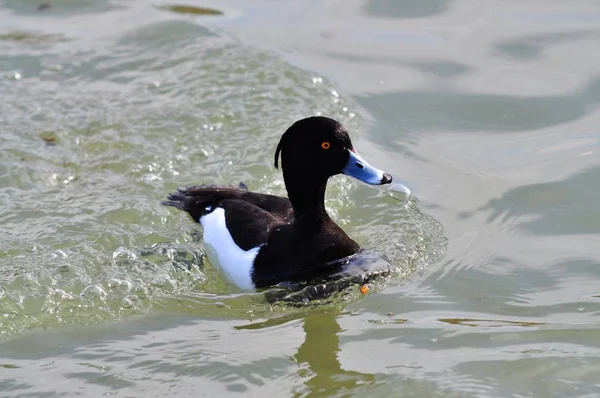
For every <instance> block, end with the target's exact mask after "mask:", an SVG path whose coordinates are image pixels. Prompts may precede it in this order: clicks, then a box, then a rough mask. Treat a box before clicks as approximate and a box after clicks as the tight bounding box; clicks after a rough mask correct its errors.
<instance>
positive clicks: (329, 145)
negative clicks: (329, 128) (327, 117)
mask: <svg viewBox="0 0 600 398" xmlns="http://www.w3.org/2000/svg"><path fill="white" fill-rule="evenodd" d="M321 148H323V149H329V148H331V144H330V143H329V141H323V142H321Z"/></svg>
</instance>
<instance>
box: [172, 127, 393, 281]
mask: <svg viewBox="0 0 600 398" xmlns="http://www.w3.org/2000/svg"><path fill="white" fill-rule="evenodd" d="M280 158H281V168H282V171H283V178H284V182H285V187H286V190H287V194H288V197H287V198H286V197H281V196H275V195H267V194H261V193H256V192H249V191H248V188H247V187H246V186H245V185H243V184H240V185H239V186H237V187H236V186H218V185H199V186H192V187H188V188H185V189H179V190H178V191H177V192H174V193H171V194H170V195H169V196H168V198H167V200H166V201H164V202H162V203H163V204H164V205H167V206H173V207H176V208H178V209H180V210H183V211H185V212H187V213H189V215H190V216H191V217H192V219H193V220H194V221H196V222H199V223H200V224H202V228H203V240H204V243H205V248H206V253H207V256H208V259H209V261H210V263H211V264H213V265H216V266H218V267H219V268H221V270H222V271H223V272H224V273H225V275H226V276H227V278H228V279H229V280H230V281H231V282H233V283H234V284H235V285H236V286H237V287H238V288H240V289H243V290H253V289H256V288H263V287H268V286H273V285H276V284H278V283H280V282H284V281H290V280H296V281H298V280H302V278H309V277H310V276H311V275H318V274H327V272H328V271H329V270H330V268H329V264H331V263H335V262H336V261H337V260H340V259H343V258H346V257H348V256H352V255H354V254H356V253H357V252H358V251H359V249H360V248H359V245H358V244H357V243H356V242H355V241H354V240H353V239H352V238H350V237H349V236H348V235H347V234H346V233H345V232H344V231H343V230H342V229H341V228H340V227H339V226H338V225H337V224H336V223H335V222H334V221H333V220H332V219H331V217H330V216H329V214H327V211H326V209H325V189H326V186H327V181H328V180H329V178H330V177H332V176H335V175H338V174H345V175H348V176H351V177H354V178H356V179H358V180H360V181H363V182H365V183H367V184H371V185H382V184H389V183H391V182H392V176H391V175H390V174H388V173H385V172H383V171H382V170H379V169H377V168H375V167H373V166H371V165H370V164H369V163H367V161H366V160H364V159H363V158H362V157H361V156H360V155H359V154H358V152H357V150H356V149H355V148H354V146H353V144H352V141H351V140H350V136H349V135H348V132H347V131H346V129H345V128H344V127H343V126H342V125H341V124H340V123H338V122H337V121H335V120H333V119H331V118H328V117H323V116H313V117H308V118H305V119H301V120H298V121H296V122H295V123H293V124H292V125H291V126H290V127H289V128H288V129H287V130H286V131H285V133H284V134H283V135H282V136H281V139H280V141H279V144H278V145H277V148H276V150H275V159H274V165H275V168H279V159H280Z"/></svg>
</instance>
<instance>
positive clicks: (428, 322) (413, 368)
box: [0, 0, 600, 397]
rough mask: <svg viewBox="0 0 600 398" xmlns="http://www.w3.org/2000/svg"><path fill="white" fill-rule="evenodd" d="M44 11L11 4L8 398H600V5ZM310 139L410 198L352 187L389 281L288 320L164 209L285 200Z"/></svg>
mask: <svg viewBox="0 0 600 398" xmlns="http://www.w3.org/2000/svg"><path fill="white" fill-rule="evenodd" d="M49 4H50V7H49V8H47V7H42V9H41V10H38V5H39V3H38V2H33V1H8V0H7V1H4V2H3V3H1V5H0V21H1V23H0V94H1V97H0V98H1V100H0V149H1V154H2V156H1V157H0V391H2V396H7V397H8V396H10V397H12V396H44V397H46V396H75V395H84V396H101V395H116V396H127V397H134V396H135V397H137V396H230V395H240V394H250V395H259V394H260V395H262V396H276V397H279V396H282V397H283V396H315V397H317V396H319V397H320V396H357V395H361V394H369V395H372V396H415V397H428V396H444V397H453V396H456V397H506V396H519V397H554V396H555V397H564V396H581V397H584V396H585V397H592V396H596V395H598V394H599V393H600V382H599V381H598V380H600V378H599V375H600V370H599V368H600V327H599V322H598V321H599V318H598V315H599V314H600V312H599V309H598V308H599V307H598V304H599V303H600V301H599V298H598V297H600V283H599V282H598V281H599V276H600V200H598V196H599V195H598V194H599V193H600V188H598V187H599V186H600V185H599V184H598V181H600V161H599V160H598V159H599V157H598V146H599V143H600V134H599V133H598V131H599V128H600V127H599V126H600V106H599V102H600V55H599V54H600V52H598V51H597V43H598V40H599V39H600V30H599V29H598V26H600V7H599V6H598V5H597V4H596V3H595V2H593V1H591V0H589V1H584V0H582V1H577V2H572V3H568V4H567V3H557V2H551V1H548V0H544V1H542V0H540V1H538V2H534V3H531V2H527V3H521V2H511V1H507V0H496V1H494V2H489V3H487V4H486V5H485V6H484V5H481V4H479V3H473V2H469V1H467V0H455V1H443V0H437V1H422V2H412V1H397V2H396V1H381V0H371V1H365V0H362V1H358V0H352V1H341V0H337V1H331V2H326V3H322V2H318V1H309V2H301V1H287V2H268V1H257V2H253V3H251V4H247V3H246V2H241V1H236V0H232V1H228V2H225V3H220V2H207V3H194V2H188V3H186V4H180V6H178V7H164V6H163V5H164V4H166V3H156V4H152V3H149V2H144V1H139V0H134V1H102V2H92V1H82V2H71V1H67V0H58V1H55V2H50V3H49ZM193 7H196V8H193ZM311 114H323V115H328V116H331V117H334V118H336V119H338V120H339V121H341V122H342V123H343V124H344V125H345V126H346V127H347V128H348V130H349V131H350V133H351V136H352V138H353V140H354V142H355V145H356V146H357V148H358V149H359V150H360V152H361V154H362V155H363V156H364V157H365V158H367V159H369V161H370V162H371V163H372V164H375V165H377V166H378V167H381V168H383V169H385V170H386V171H388V172H390V173H391V174H392V175H393V176H394V177H395V178H396V180H398V181H402V182H404V183H406V184H407V185H408V186H410V187H411V189H412V190H413V194H414V196H413V197H412V198H411V199H410V200H409V201H406V200H404V198H403V197H402V196H401V195H397V194H394V193H393V192H392V191H390V190H389V189H388V188H387V187H385V188H379V187H371V186H365V185H363V184H360V183H358V182H355V181H353V180H350V179H348V178H346V177H344V176H338V177H335V178H333V179H332V181H331V183H330V185H329V188H328V194H327V203H326V205H327V207H328V209H329V211H330V213H331V215H332V216H333V217H334V218H335V219H336V220H337V221H338V223H339V224H340V225H342V226H343V228H344V229H345V230H346V231H347V232H348V233H349V234H350V235H351V236H353V237H354V238H355V239H356V240H357V241H358V242H359V243H360V244H361V245H362V246H364V247H369V248H373V249H375V250H377V251H378V252H380V253H382V254H384V255H385V256H387V258H389V259H390V261H391V263H392V265H393V267H394V272H393V275H391V276H390V277H389V278H387V279H385V280H381V281H379V282H376V283H375V284H373V285H372V286H371V288H372V289H371V292H370V293H369V294H368V295H367V296H362V295H361V294H360V293H359V292H358V290H357V289H356V288H350V289H349V290H347V291H346V292H344V294H340V295H337V296H335V297H334V298H332V299H331V300H330V301H329V302H327V303H322V304H321V305H310V306H307V307H305V308H302V307H300V308H296V307H287V306H285V305H268V304H266V303H265V301H264V297H263V296H262V295H261V294H241V293H240V292H238V291H237V290H236V289H235V288H234V287H233V286H231V285H229V284H228V283H227V282H226V281H225V280H224V279H223V278H222V277H221V275H220V274H219V273H218V271H216V270H215V269H214V268H212V267H211V266H210V264H208V263H207V262H206V261H205V258H204V252H203V247H202V242H201V240H200V239H199V234H198V232H199V227H198V226H197V225H194V224H193V223H192V222H191V220H190V219H189V218H188V217H187V216H186V215H184V214H181V213H180V212H176V211H174V210H172V209H169V208H165V207H164V206H161V205H160V200H162V199H163V198H164V197H165V195H166V194H167V193H169V192H170V191H172V190H174V189H175V188H177V187H180V186H184V185H187V184H195V183H228V184H236V183H237V182H239V181H243V182H244V183H246V184H247V185H248V186H249V187H250V188H251V189H252V190H256V191H260V192H265V193H276V194H284V192H285V190H284V187H283V181H282V178H281V174H280V173H279V172H278V171H277V170H275V169H274V167H273V165H272V162H273V153H274V149H275V146H276V143H277V140H278V138H279V136H280V135H281V133H282V132H283V131H284V130H285V129H286V128H287V127H288V126H289V125H290V124H291V123H292V122H293V121H295V120H296V119H299V118H301V117H305V116H307V115H311Z"/></svg>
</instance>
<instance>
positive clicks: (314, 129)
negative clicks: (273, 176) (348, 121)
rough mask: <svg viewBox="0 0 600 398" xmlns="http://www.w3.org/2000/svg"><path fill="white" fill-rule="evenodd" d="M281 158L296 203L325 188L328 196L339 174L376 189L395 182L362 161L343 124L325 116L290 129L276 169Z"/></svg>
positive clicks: (277, 155) (276, 156) (280, 150)
mask: <svg viewBox="0 0 600 398" xmlns="http://www.w3.org/2000/svg"><path fill="white" fill-rule="evenodd" d="M280 155H281V167H282V169H283V176H284V179H285V184H286V187H287V190H288V194H289V196H290V199H291V200H292V203H294V199H296V198H295V197H299V196H307V195H308V194H309V193H310V191H314V190H315V189H317V188H321V187H322V189H323V193H324V188H325V185H326V184H327V180H328V179H329V177H331V176H334V175H337V174H342V173H343V174H346V175H349V176H351V177H354V178H356V179H358V180H360V181H363V182H366V183H367V184H372V185H382V184H389V183H390V182H392V176H391V175H389V174H387V173H384V172H383V171H382V170H379V169H377V168H375V167H373V166H371V165H370V164H369V163H367V162H366V161H365V160H364V159H363V158H362V157H360V155H359V154H358V152H357V151H356V149H355V148H354V146H353V145H352V141H351V140H350V136H349V135H348V132H347V131H346V129H345V128H344V127H343V126H342V125H341V124H340V123H338V122H336V121H335V120H333V119H330V118H327V117H323V116H313V117H309V118H306V119H301V120H299V121H297V122H296V123H294V124H293V125H292V126H290V128H288V129H287V131H286V132H285V133H284V134H283V136H282V137H281V140H280V141H279V145H277V150H276V152H275V167H278V166H279V156H280ZM306 199H308V198H306ZM308 200H316V199H314V198H310V199H308ZM296 201H297V200H296Z"/></svg>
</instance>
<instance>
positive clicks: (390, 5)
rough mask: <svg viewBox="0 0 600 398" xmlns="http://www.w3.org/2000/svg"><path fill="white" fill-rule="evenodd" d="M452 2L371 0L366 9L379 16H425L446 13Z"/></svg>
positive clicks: (435, 0)
mask: <svg viewBox="0 0 600 398" xmlns="http://www.w3.org/2000/svg"><path fill="white" fill-rule="evenodd" d="M450 3H451V0H405V1H401V2H398V1H396V0H369V1H368V2H366V4H365V5H364V10H365V12H366V13H367V14H369V15H373V16H376V17H379V18H424V17H431V16H434V15H437V14H442V13H444V12H445V11H446V8H448V5H449V4H450Z"/></svg>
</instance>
